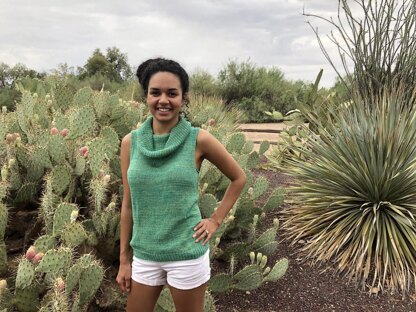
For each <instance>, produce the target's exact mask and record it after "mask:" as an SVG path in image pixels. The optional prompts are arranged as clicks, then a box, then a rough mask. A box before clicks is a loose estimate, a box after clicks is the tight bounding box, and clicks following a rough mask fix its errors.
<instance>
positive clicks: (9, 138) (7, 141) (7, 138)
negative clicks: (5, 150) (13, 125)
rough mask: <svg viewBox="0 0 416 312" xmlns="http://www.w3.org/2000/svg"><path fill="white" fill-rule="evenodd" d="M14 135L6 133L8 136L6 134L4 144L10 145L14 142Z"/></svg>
mask: <svg viewBox="0 0 416 312" xmlns="http://www.w3.org/2000/svg"><path fill="white" fill-rule="evenodd" d="M14 139H15V138H14V135H13V134H11V133H8V134H6V143H7V144H10V143H12V142H13V141H14Z"/></svg>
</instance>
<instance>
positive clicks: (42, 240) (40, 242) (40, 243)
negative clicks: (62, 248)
mask: <svg viewBox="0 0 416 312" xmlns="http://www.w3.org/2000/svg"><path fill="white" fill-rule="evenodd" d="M33 246H35V248H36V251H37V252H43V253H46V252H47V251H48V250H49V249H54V248H55V247H56V240H55V237H53V236H49V235H43V236H40V237H39V238H38V239H37V240H36V241H35V242H34V243H33Z"/></svg>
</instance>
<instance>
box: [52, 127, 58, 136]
mask: <svg viewBox="0 0 416 312" xmlns="http://www.w3.org/2000/svg"><path fill="white" fill-rule="evenodd" d="M50 132H51V134H52V135H57V134H58V133H59V130H58V128H56V127H53V128H51V131H50Z"/></svg>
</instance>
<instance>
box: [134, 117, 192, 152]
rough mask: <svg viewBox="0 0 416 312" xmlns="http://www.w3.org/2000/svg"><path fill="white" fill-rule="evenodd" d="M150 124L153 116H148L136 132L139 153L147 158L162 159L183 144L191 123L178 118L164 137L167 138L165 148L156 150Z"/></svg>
mask: <svg viewBox="0 0 416 312" xmlns="http://www.w3.org/2000/svg"><path fill="white" fill-rule="evenodd" d="M152 123H153V116H150V117H149V118H147V119H146V120H145V122H144V123H143V124H142V125H141V126H140V128H139V130H138V132H137V134H138V142H137V143H138V149H139V152H140V153H142V154H143V155H144V156H145V157H148V158H163V157H166V156H169V155H170V154H172V153H174V152H175V151H176V150H177V149H178V148H179V147H180V146H181V145H182V143H183V142H185V140H186V138H187V137H188V135H189V133H190V132H191V123H190V122H189V121H187V120H185V118H183V117H182V116H180V117H179V122H178V123H177V124H176V126H175V127H173V128H172V130H171V132H170V133H169V134H167V135H166V136H168V139H167V142H166V144H165V146H164V147H163V148H161V149H157V150H156V149H155V143H154V134H153V128H152ZM164 136H165V135H164ZM155 137H157V136H155Z"/></svg>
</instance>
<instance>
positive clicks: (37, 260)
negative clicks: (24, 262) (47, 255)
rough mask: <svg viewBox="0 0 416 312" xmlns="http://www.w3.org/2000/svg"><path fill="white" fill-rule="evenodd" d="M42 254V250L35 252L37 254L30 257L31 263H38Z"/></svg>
mask: <svg viewBox="0 0 416 312" xmlns="http://www.w3.org/2000/svg"><path fill="white" fill-rule="evenodd" d="M43 256H44V253H43V252H39V253H37V254H36V255H35V256H34V257H33V259H32V263H33V264H38V263H39V262H40V261H41V260H42V258H43Z"/></svg>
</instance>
